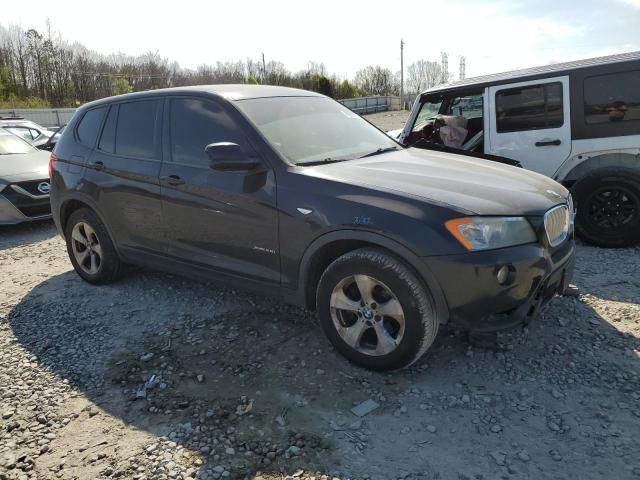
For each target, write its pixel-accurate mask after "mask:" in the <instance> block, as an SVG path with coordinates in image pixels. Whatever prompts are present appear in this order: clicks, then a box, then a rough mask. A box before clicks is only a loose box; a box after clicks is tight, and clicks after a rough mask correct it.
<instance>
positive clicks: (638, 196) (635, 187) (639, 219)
mask: <svg viewBox="0 0 640 480" xmlns="http://www.w3.org/2000/svg"><path fill="white" fill-rule="evenodd" d="M571 190H572V193H573V195H574V197H575V202H576V209H577V213H576V232H577V234H578V236H579V237H580V238H582V239H583V240H585V241H586V242H589V243H592V244H593V245H597V246H600V247H609V248H615V247H627V246H631V245H634V244H636V243H638V242H640V172H638V171H636V170H631V169H624V168H603V169H602V170H596V171H594V172H592V173H590V174H588V175H586V176H585V177H584V178H582V179H580V180H578V182H576V184H575V185H574V186H573V188H572V189H571Z"/></svg>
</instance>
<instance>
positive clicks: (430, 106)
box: [412, 100, 442, 132]
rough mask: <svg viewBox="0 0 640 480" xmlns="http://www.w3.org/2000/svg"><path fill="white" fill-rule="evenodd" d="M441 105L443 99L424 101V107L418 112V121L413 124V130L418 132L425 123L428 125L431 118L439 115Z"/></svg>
mask: <svg viewBox="0 0 640 480" xmlns="http://www.w3.org/2000/svg"><path fill="white" fill-rule="evenodd" d="M441 105H442V101H441V100H438V101H435V102H425V103H423V104H422V107H420V112H418V116H417V117H416V123H414V124H413V129H412V131H414V132H417V131H419V130H422V129H423V128H424V127H425V125H427V124H428V123H429V122H430V121H431V120H433V119H434V118H435V117H437V116H438V114H439V113H440V106H441Z"/></svg>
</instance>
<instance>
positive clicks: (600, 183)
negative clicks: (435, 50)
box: [397, 52, 640, 247]
mask: <svg viewBox="0 0 640 480" xmlns="http://www.w3.org/2000/svg"><path fill="white" fill-rule="evenodd" d="M397 139H398V140H399V141H400V142H401V143H403V144H405V145H408V146H414V147H418V148H430V149H437V150H446V151H457V152H458V153H465V154H469V155H474V156H481V157H490V156H491V155H495V156H500V157H507V158H510V159H513V160H517V161H518V162H520V163H521V165H522V166H523V167H524V168H527V169H530V170H533V171H535V172H538V173H541V174H543V175H547V176H549V177H551V178H553V179H554V180H557V181H558V182H560V183H562V184H563V185H565V186H566V187H567V188H569V189H570V190H571V192H572V193H573V196H574V199H575V201H576V205H577V216H576V230H577V233H578V234H579V235H580V237H581V238H583V239H584V240H586V241H588V242H591V243H593V244H595V245H600V246H603V247H621V246H628V245H633V244H636V243H638V242H640V52H633V53H627V54H622V55H612V56H607V57H600V58H593V59H589V60H582V61H577V62H569V63H561V64H554V65H548V66H544V67H538V68H531V69H527V70H519V71H513V72H507V73H501V74H496V75H487V76H484V77H477V78H470V79H466V80H462V81H459V82H455V83H451V84H447V85H439V86H437V87H434V88H431V89H429V90H427V91H426V92H424V93H422V94H421V95H419V96H418V98H417V99H416V101H415V103H414V105H413V108H412V111H411V114H410V116H409V119H408V120H407V123H406V125H405V126H404V128H403V129H402V131H401V132H400V133H399V134H397Z"/></svg>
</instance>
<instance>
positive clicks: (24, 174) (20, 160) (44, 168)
mask: <svg viewBox="0 0 640 480" xmlns="http://www.w3.org/2000/svg"><path fill="white" fill-rule="evenodd" d="M49 155H50V153H49V152H46V151H44V150H37V151H35V152H31V153H23V154H9V155H0V181H4V182H21V181H25V180H39V179H42V178H49Z"/></svg>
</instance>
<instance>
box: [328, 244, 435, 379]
mask: <svg viewBox="0 0 640 480" xmlns="http://www.w3.org/2000/svg"><path fill="white" fill-rule="evenodd" d="M362 291H364V292H368V293H365V294H364V295H363V294H362V293H361V292H362ZM365 297H368V298H365ZM364 300H366V301H364ZM316 301H317V309H318V316H319V319H320V323H321V326H322V329H323V330H324V332H325V334H326V335H327V337H328V338H329V341H330V342H331V344H332V345H333V346H334V347H335V349H336V350H337V351H338V352H340V353H341V354H342V355H343V356H345V357H346V358H347V359H348V360H350V361H351V362H353V363H354V364H356V365H358V366H360V367H364V368H367V369H370V370H377V371H388V370H395V369H399V368H404V367H408V366H409V365H411V364H412V363H414V362H415V361H416V360H418V359H419V358H420V357H421V356H422V355H423V354H424V353H425V352H426V351H427V349H428V348H429V347H430V346H431V344H432V343H433V341H434V339H435V337H436V334H437V333H438V325H439V321H438V318H437V315H436V309H435V306H434V301H433V299H432V296H431V294H430V292H429V291H428V290H427V289H426V287H425V286H424V284H423V283H422V282H421V281H420V280H419V279H418V277H417V276H416V275H415V274H414V273H413V271H412V270H411V269H410V268H409V267H408V266H407V265H406V264H405V262H404V261H403V260H401V259H400V258H397V257H396V256H394V255H392V254H391V253H389V252H387V251H386V250H383V249H380V248H361V249H358V250H354V251H352V252H349V253H346V254H344V255H343V256H341V257H339V258H338V259H337V260H335V261H334V262H333V263H331V264H330V265H329V266H328V267H327V269H326V270H325V271H324V273H323V274H322V276H321V277H320V282H319V284H318V290H317V297H316ZM363 301H364V303H363ZM363 305H364V306H363ZM337 307H344V308H337ZM398 307H400V308H399V309H398ZM399 312H400V313H399ZM387 314H388V315H387Z"/></svg>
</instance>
